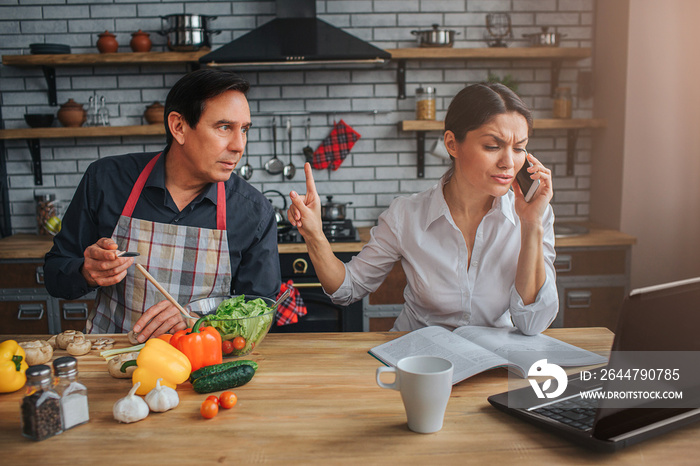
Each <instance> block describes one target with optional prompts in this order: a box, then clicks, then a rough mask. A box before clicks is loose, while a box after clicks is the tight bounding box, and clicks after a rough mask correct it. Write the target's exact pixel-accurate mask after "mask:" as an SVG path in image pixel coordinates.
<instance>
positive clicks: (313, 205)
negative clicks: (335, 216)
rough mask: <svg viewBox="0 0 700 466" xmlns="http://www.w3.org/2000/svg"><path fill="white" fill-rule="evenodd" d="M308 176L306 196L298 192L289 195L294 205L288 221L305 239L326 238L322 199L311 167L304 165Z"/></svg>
mask: <svg viewBox="0 0 700 466" xmlns="http://www.w3.org/2000/svg"><path fill="white" fill-rule="evenodd" d="M304 175H305V176H306V194H304V195H301V194H298V193H297V192H296V191H292V192H290V193H289V198H290V199H291V200H292V204H291V205H290V206H289V209H287V219H288V220H289V222H290V223H291V224H292V225H293V226H295V227H297V229H298V230H299V233H301V235H302V236H303V237H304V239H311V238H325V235H324V234H323V222H322V221H321V199H320V198H319V197H318V192H316V183H314V175H313V173H311V165H310V164H309V163H308V162H307V163H305V164H304Z"/></svg>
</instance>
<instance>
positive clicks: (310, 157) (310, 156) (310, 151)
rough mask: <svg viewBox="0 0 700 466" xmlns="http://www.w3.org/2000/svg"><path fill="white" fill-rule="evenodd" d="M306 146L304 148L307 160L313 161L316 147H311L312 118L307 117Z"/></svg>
mask: <svg viewBox="0 0 700 466" xmlns="http://www.w3.org/2000/svg"><path fill="white" fill-rule="evenodd" d="M305 131H306V146H305V147H304V148H303V149H302V150H303V151H304V157H305V158H306V161H307V162H309V163H311V162H312V161H313V159H314V149H313V148H312V147H311V145H310V143H311V118H310V117H309V118H307V119H306V128H305Z"/></svg>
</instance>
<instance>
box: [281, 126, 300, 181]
mask: <svg viewBox="0 0 700 466" xmlns="http://www.w3.org/2000/svg"><path fill="white" fill-rule="evenodd" d="M287 139H288V140H289V147H288V149H289V163H288V164H287V165H285V166H284V177H285V178H287V179H288V180H291V179H292V178H294V175H295V174H296V172H297V167H295V166H294V163H292V120H291V119H290V120H287Z"/></svg>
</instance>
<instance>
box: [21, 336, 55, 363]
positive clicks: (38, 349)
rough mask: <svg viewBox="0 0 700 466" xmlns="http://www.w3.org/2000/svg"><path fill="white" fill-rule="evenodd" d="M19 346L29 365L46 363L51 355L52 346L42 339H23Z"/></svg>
mask: <svg viewBox="0 0 700 466" xmlns="http://www.w3.org/2000/svg"><path fill="white" fill-rule="evenodd" d="M19 346H21V347H22V348H24V352H25V353H26V355H27V364H29V365H30V366H34V365H36V364H44V363H47V362H49V361H51V358H52V357H53V348H52V347H51V345H49V343H48V342H47V341H44V340H35V341H23V342H22V343H20V344H19Z"/></svg>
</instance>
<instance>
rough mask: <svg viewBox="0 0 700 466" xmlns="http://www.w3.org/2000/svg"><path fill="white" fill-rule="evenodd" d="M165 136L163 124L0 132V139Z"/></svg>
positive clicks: (24, 129)
mask: <svg viewBox="0 0 700 466" xmlns="http://www.w3.org/2000/svg"><path fill="white" fill-rule="evenodd" d="M163 134H165V127H164V126H163V124H161V123H159V124H154V125H134V126H81V127H78V128H66V127H64V128H19V129H2V130H0V139H58V138H93V137H110V136H158V135H163Z"/></svg>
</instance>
